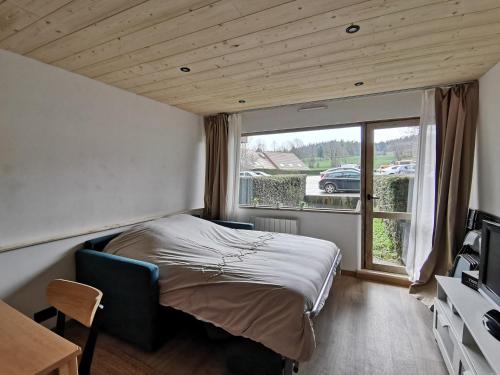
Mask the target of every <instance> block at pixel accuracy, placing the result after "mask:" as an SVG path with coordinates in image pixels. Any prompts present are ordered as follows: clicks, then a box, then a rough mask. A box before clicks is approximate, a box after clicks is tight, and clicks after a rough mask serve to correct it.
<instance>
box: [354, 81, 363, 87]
mask: <svg viewBox="0 0 500 375" xmlns="http://www.w3.org/2000/svg"><path fill="white" fill-rule="evenodd" d="M364 84H365V83H364V82H362V81H359V82H356V83H355V84H354V86H363V85H364Z"/></svg>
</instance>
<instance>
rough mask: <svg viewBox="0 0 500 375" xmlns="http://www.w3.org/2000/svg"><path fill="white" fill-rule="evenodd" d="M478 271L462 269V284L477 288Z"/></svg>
mask: <svg viewBox="0 0 500 375" xmlns="http://www.w3.org/2000/svg"><path fill="white" fill-rule="evenodd" d="M478 280H479V271H463V272H462V284H464V285H466V286H468V287H469V288H472V289H474V290H477V289H478Z"/></svg>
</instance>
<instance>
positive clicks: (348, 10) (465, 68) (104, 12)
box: [0, 0, 500, 114]
mask: <svg viewBox="0 0 500 375" xmlns="http://www.w3.org/2000/svg"><path fill="white" fill-rule="evenodd" d="M352 24H354V25H358V26H359V31H358V32H356V33H352V34H349V33H347V32H346V28H347V27H348V26H350V25H352ZM0 48H2V49H6V50H9V51H12V52H16V53H19V54H22V55H25V56H28V57H31V58H34V59H37V60H40V61H43V62H45V63H48V64H51V65H55V66H58V67H61V68H63V69H66V70H69V71H72V72H75V73H78V74H82V75H85V76H88V77H90V78H93V79H96V80H99V81H102V82H105V83H108V84H110V85H113V86H116V87H120V88H123V89H125V90H128V91H131V92H134V93H137V94H139V95H143V96H146V97H149V98H152V99H155V100H158V101H161V102H164V103H168V104H171V105H174V106H177V107H180V108H183V109H186V110H188V111H192V112H195V113H200V114H209V113H217V112H235V111H241V110H246V109H251V108H263V107H270V106H276V105H284V104H291V103H302V102H309V101H317V100H323V99H330V98H339V97H349V96H355V95H363V94H370V93H378V92H387V91H393V90H400V89H409V88H416V87H422V86H428V85H439V84H447V83H454V82H459V81H467V80H471V79H474V78H478V77H479V76H480V75H482V74H483V73H484V72H486V71H487V70H488V69H489V68H490V67H491V66H493V65H494V64H495V63H496V62H497V61H499V60H500V0H294V1H291V0H0ZM181 67H187V68H189V69H190V71H189V72H183V71H181V69H180V68H181ZM356 82H362V83H363V84H359V85H355V84H356ZM243 101H245V102H243Z"/></svg>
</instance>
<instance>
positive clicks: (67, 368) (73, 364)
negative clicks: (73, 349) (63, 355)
mask: <svg viewBox="0 0 500 375" xmlns="http://www.w3.org/2000/svg"><path fill="white" fill-rule="evenodd" d="M57 375H78V359H77V357H76V356H75V357H74V358H71V359H70V360H69V361H68V362H66V363H64V364H63V365H62V366H61V367H59V369H58V373H57Z"/></svg>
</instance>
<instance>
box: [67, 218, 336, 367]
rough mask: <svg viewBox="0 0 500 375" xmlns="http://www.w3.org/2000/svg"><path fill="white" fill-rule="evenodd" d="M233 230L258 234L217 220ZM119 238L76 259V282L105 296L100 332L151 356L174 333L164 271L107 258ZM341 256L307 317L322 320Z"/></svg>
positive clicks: (90, 244) (98, 242)
mask: <svg viewBox="0 0 500 375" xmlns="http://www.w3.org/2000/svg"><path fill="white" fill-rule="evenodd" d="M213 221H214V222H215V223H216V224H219V225H223V226H225V227H228V228H234V229H246V230H253V229H254V225H253V224H251V223H241V222H235V221H222V220H213ZM119 234H120V233H115V234H112V235H108V236H103V237H99V238H95V239H93V240H90V241H87V242H85V243H84V245H83V248H82V249H80V250H78V251H77V252H76V254H75V257H76V280H77V281H78V282H81V283H84V284H88V285H91V286H93V287H96V288H98V289H100V290H101V291H102V292H103V304H105V306H106V309H105V310H103V313H102V315H101V319H102V320H101V322H102V325H101V329H102V330H103V331H106V332H108V333H110V334H112V335H113V336H116V337H118V338H121V339H123V340H125V341H127V342H130V343H132V344H135V345H137V346H139V347H140V348H142V349H144V350H147V351H152V350H155V349H156V348H158V347H159V345H161V343H162V342H163V341H164V339H165V337H166V336H168V334H169V329H168V328H169V327H168V325H167V323H168V321H169V319H168V318H165V316H164V315H168V314H171V313H172V312H171V309H169V308H166V307H163V306H161V305H160V303H159V285H158V280H159V269H158V267H157V266H156V265H154V264H152V263H148V262H143V261H139V260H135V259H130V258H126V257H122V256H118V255H113V254H108V253H103V252H102V251H103V250H104V248H105V247H106V245H107V244H108V242H109V241H111V240H112V239H113V238H115V237H116V236H118V235H119ZM340 260H341V255H340V253H339V254H338V255H337V258H336V259H335V260H334V262H333V264H332V267H331V268H330V271H329V273H328V276H327V278H326V280H325V282H324V284H323V286H322V288H321V291H320V295H319V296H318V298H317V300H316V301H315V303H314V305H313V308H312V309H311V310H310V311H308V312H307V313H308V314H309V315H310V316H311V318H314V317H315V316H317V315H318V313H319V311H320V308H321V303H322V301H324V299H325V294H326V293H328V292H329V286H330V285H331V284H330V283H331V282H332V279H333V278H334V277H335V275H336V274H338V272H339V270H340ZM292 371H295V372H297V371H298V363H297V362H295V361H293V360H291V359H288V358H283V374H284V375H289V374H292Z"/></svg>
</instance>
